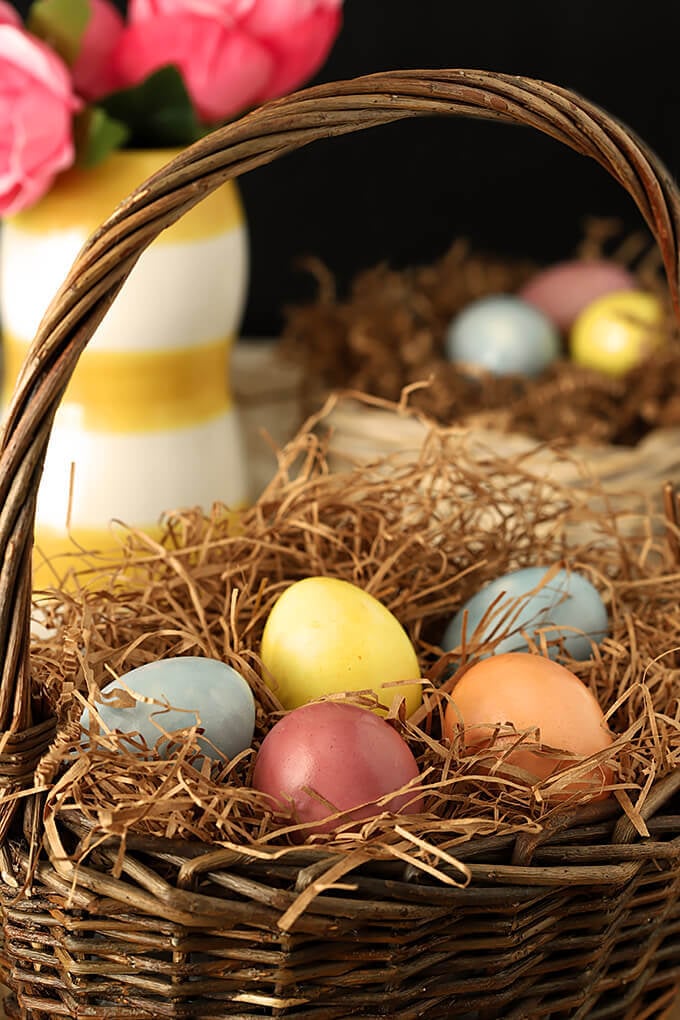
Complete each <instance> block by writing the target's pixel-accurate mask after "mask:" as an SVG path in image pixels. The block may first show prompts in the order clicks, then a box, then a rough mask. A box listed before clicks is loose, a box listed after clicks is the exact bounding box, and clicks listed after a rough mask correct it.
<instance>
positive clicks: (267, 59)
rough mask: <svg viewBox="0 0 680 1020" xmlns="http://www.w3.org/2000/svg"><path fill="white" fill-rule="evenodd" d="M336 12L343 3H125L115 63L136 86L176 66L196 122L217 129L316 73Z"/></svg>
mask: <svg viewBox="0 0 680 1020" xmlns="http://www.w3.org/2000/svg"><path fill="white" fill-rule="evenodd" d="M341 9H342V0H130V4H129V7H128V17H129V20H130V26H129V28H128V29H127V30H126V31H125V32H124V33H123V36H122V38H121V42H120V45H119V47H118V51H117V54H116V65H117V68H118V71H119V74H120V76H121V79H122V81H123V83H124V84H129V85H133V84H138V83H139V82H140V81H142V80H143V79H144V78H145V77H147V76H148V75H149V74H151V73H152V72H153V71H155V70H158V68H160V67H162V66H164V65H166V64H174V65H175V66H176V67H178V68H179V71H180V73H181V75H182V77H183V79H184V82H185V85H186V87H187V91H188V92H189V95H190V96H191V98H192V101H193V103H194V105H195V107H196V110H197V112H198V115H199V117H200V118H201V119H202V120H203V121H205V122H206V123H216V122H220V121H224V120H227V119H228V118H230V117H233V116H235V115H236V114H238V113H240V112H242V111H243V110H244V109H246V108H247V107H249V106H255V105H257V104H258V103H261V102H264V100H265V99H272V98H274V97H276V96H281V95H284V94H285V93H287V92H290V91H291V90H292V89H294V88H297V87H298V86H300V85H301V84H302V83H303V82H304V81H305V80H306V79H307V78H309V77H310V76H311V75H313V74H314V73H315V72H316V71H317V70H318V69H319V67H321V65H322V64H323V62H324V60H325V59H326V57H327V56H328V53H329V51H330V48H331V46H332V44H333V41H334V39H335V37H336V36H337V34H338V31H339V29H340V24H341V18H342V15H341Z"/></svg>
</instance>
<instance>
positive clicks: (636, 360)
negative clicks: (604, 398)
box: [569, 290, 666, 375]
mask: <svg viewBox="0 0 680 1020" xmlns="http://www.w3.org/2000/svg"><path fill="white" fill-rule="evenodd" d="M664 324H665V312H664V308H663V305H662V303H661V301H660V300H659V299H658V298H657V297H656V295H654V294H649V293H647V292H646V291H643V290H622V291H617V292H616V293H614V294H607V295H605V297H601V298H598V299H597V301H593V302H592V304H590V305H588V307H587V308H585V309H584V310H583V311H582V312H581V314H580V315H579V316H578V318H577V319H576V322H575V323H574V325H573V327H572V330H571V334H570V336H569V349H570V352H571V357H572V358H573V360H574V361H575V362H577V363H578V364H579V365H585V366H586V367H587V368H594V369H597V370H598V371H600V372H606V373H608V374H609V375H623V374H624V373H625V372H628V371H629V370H630V369H632V368H635V366H636V365H639V364H640V363H641V362H642V361H644V359H645V358H646V357H648V356H649V355H650V354H651V353H652V352H653V351H654V350H656V349H657V348H658V347H660V346H661V345H662V344H663V343H664V342H665V339H666V335H665V330H664Z"/></svg>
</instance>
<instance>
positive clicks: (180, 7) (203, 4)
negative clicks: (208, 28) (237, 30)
mask: <svg viewBox="0 0 680 1020" xmlns="http://www.w3.org/2000/svg"><path fill="white" fill-rule="evenodd" d="M255 2H256V0H130V2H129V3H128V18H129V20H130V21H131V22H133V23H134V22H138V21H145V20H146V19H147V18H157V17H158V16H159V15H163V14H197V15H199V17H203V18H213V20H215V21H221V22H222V24H224V25H227V26H231V25H233V24H235V22H237V21H239V20H240V19H241V18H242V17H243V16H244V15H246V14H247V13H248V11H249V10H250V9H251V8H252V7H253V5H254V3H255Z"/></svg>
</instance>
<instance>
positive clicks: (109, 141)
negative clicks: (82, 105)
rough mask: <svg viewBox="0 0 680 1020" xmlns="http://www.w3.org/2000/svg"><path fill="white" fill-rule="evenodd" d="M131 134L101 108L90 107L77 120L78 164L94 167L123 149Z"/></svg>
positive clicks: (124, 126) (123, 125)
mask: <svg viewBox="0 0 680 1020" xmlns="http://www.w3.org/2000/svg"><path fill="white" fill-rule="evenodd" d="M129 135H130V132H129V130H128V128H127V126H126V125H125V124H122V123H121V122H120V121H119V120H114V118H113V117H110V116H109V114H108V113H107V112H106V110H102V109H101V107H99V106H93V107H90V108H89V109H88V110H86V111H85V113H83V114H81V115H80V116H79V117H78V118H77V119H76V125H75V136H76V149H77V152H78V163H79V165H80V166H84V167H93V166H96V165H97V163H101V162H102V160H104V159H106V157H107V156H108V155H109V154H110V153H111V152H114V151H115V150H116V149H121V148H122V147H123V146H124V145H125V143H126V142H127V140H128V137H129Z"/></svg>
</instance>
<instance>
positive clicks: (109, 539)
mask: <svg viewBox="0 0 680 1020" xmlns="http://www.w3.org/2000/svg"><path fill="white" fill-rule="evenodd" d="M172 155H173V152H171V151H170V150H158V151H133V150H131V151H121V152H118V153H115V154H113V155H112V156H110V157H109V158H108V159H107V160H105V161H104V162H103V163H102V164H100V165H99V166H98V167H96V168H94V169H92V170H87V171H85V170H75V169H74V170H71V171H69V172H67V173H66V174H64V175H62V177H60V178H59V180H58V181H57V183H56V185H55V186H54V187H53V188H52V190H51V191H50V193H49V194H48V195H47V196H46V197H45V198H44V199H42V200H41V201H40V202H39V203H37V204H36V205H35V206H33V207H32V208H31V209H29V210H27V211H25V212H23V213H20V214H18V215H16V216H14V217H11V218H8V219H6V220H5V221H4V222H3V227H2V248H1V261H0V281H1V290H0V321H1V323H2V330H3V361H4V374H3V400H4V402H5V405H6V402H7V399H8V396H9V394H10V393H11V391H12V388H13V386H14V383H15V380H16V377H17V373H18V370H19V367H20V365H21V363H22V362H23V359H24V357H25V354H26V351H27V349H28V345H29V343H30V341H31V340H32V338H33V336H34V334H35V332H36V329H37V327H38V324H39V321H40V319H41V317H42V315H43V313H44V311H45V309H46V308H47V305H48V304H49V302H50V300H51V299H52V297H53V296H54V294H55V293H56V291H57V289H58V287H59V285H60V284H61V283H62V281H63V279H64V277H65V276H66V273H67V271H68V270H69V269H70V267H71V265H72V263H73V260H74V259H75V257H76V255H77V254H78V251H79V249H80V248H81V246H82V244H83V243H84V241H85V240H86V239H87V237H88V236H89V235H90V233H91V232H92V231H93V230H94V229H95V228H96V227H98V226H99V224H100V223H102V222H103V220H105V219H106V218H107V216H108V215H109V214H110V213H111V212H112V211H113V209H114V208H115V206H116V205H117V204H118V202H119V201H121V199H123V198H125V197H126V196H127V195H128V194H129V193H130V192H131V191H132V190H133V189H134V188H135V187H136V186H137V185H138V184H140V183H141V182H142V181H143V180H145V179H146V178H147V177H148V176H150V175H151V174H152V173H153V172H154V171H156V170H157V169H159V167H160V166H162V165H163V164H164V163H166V162H167V161H168V160H169V159H170V157H171V156H172ZM247 285H248V235H247V228H246V222H245V217H244V213H243V209H242V206H241V202H240V198H239V192H238V189H237V186H236V185H235V184H234V183H232V182H230V183H229V184H227V185H225V186H224V187H222V188H220V189H218V191H216V192H215V193H213V194H212V195H211V196H209V197H208V198H207V199H205V200H204V201H203V202H201V203H200V204H199V205H198V206H196V207H195V208H194V209H193V210H191V212H190V213H188V214H187V215H185V216H184V217H183V218H182V219H181V220H179V221H178V222H177V223H176V224H174V225H173V226H172V227H170V228H168V229H167V230H166V231H164V232H163V233H162V234H161V235H160V237H159V238H158V239H157V240H156V241H155V242H154V243H153V244H152V245H151V246H150V247H149V248H148V249H147V250H146V251H145V252H144V254H143V255H142V257H141V258H140V260H139V262H138V264H137V265H136V266H135V268H134V269H133V271H132V273H131V275H130V277H129V278H128V280H127V281H126V283H125V285H124V287H123V289H122V291H121V292H120V294H119V295H118V297H117V299H116V301H115V303H114V304H113V306H112V308H111V309H110V311H109V313H108V314H107V316H106V318H105V320H104V321H103V322H102V323H101V325H100V327H99V329H98V330H97V332H96V334H95V336H94V337H93V338H92V340H91V341H90V344H89V346H88V348H87V350H86V351H85V352H84V354H83V356H82V358H81V360H80V362H79V364H78V366H77V368H76V371H75V374H74V376H73V379H72V381H71V383H70V385H69V388H68V390H67V392H66V394H65V397H64V400H63V402H62V405H61V407H60V409H59V411H58V414H57V417H56V420H55V423H54V429H53V433H52V437H51V439H50V444H49V448H48V453H47V460H46V464H45V470H44V473H43V477H42V481H41V485H40V490H39V494H38V511H37V522H36V556H35V559H34V565H35V568H36V577H35V582H36V584H37V585H40V584H41V583H48V584H49V583H52V580H51V578H52V579H54V577H55V576H56V574H55V567H56V564H57V560H56V559H54V561H53V565H52V567H51V568H47V567H42V568H40V564H41V563H42V562H43V560H44V559H45V558H46V557H47V558H49V559H52V558H53V557H55V556H58V555H59V554H61V553H63V552H68V553H69V559H68V561H66V560H64V561H60V564H63V566H71V565H76V566H77V562H75V561H73V559H72V556H73V551H74V542H75V543H76V545H77V546H80V547H82V548H85V549H87V550H93V549H96V550H105V551H106V550H111V549H115V548H116V547H117V545H116V543H117V541H118V536H117V535H116V534H115V530H116V529H115V528H114V527H113V526H112V525H111V523H110V522H111V521H112V520H114V519H115V520H120V521H123V522H124V523H125V524H126V525H130V526H132V527H136V528H141V529H143V530H145V531H148V532H150V533H152V534H154V533H155V532H156V531H157V528H158V522H159V517H160V515H161V514H162V512H163V511H168V510H174V509H181V508H184V507H189V506H202V507H203V508H204V509H206V510H209V509H210V507H211V505H212V504H213V503H214V502H216V501H219V502H223V503H225V504H226V505H227V506H230V507H236V506H238V505H242V504H243V503H244V502H245V501H246V499H247V495H248V493H247V478H246V470H245V457H244V453H243V447H242V438H241V433H240V428H239V421H238V417H237V412H236V409H235V408H234V406H233V402H232V398H231V385H230V379H229V358H230V352H231V347H232V343H233V340H234V337H235V335H236V332H237V330H238V328H239V326H240V322H241V317H242V313H243V308H244V303H245V297H246V291H247ZM56 573H58V574H60V573H63V570H62V569H61V565H60V567H59V568H58V569H57V570H56Z"/></svg>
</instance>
